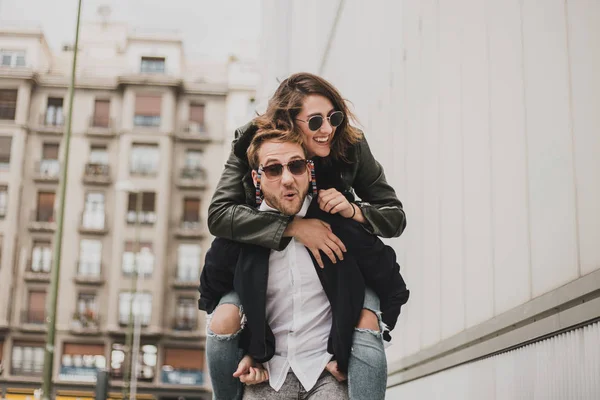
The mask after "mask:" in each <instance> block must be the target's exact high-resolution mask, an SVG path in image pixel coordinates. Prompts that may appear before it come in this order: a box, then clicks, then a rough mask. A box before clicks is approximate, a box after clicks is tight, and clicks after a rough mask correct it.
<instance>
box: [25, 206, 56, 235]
mask: <svg viewBox="0 0 600 400" xmlns="http://www.w3.org/2000/svg"><path fill="white" fill-rule="evenodd" d="M55 215H56V214H55V212H54V210H46V209H41V210H37V211H35V210H34V211H32V212H31V217H30V222H29V229H30V230H32V231H53V230H55V229H56V220H55Z"/></svg>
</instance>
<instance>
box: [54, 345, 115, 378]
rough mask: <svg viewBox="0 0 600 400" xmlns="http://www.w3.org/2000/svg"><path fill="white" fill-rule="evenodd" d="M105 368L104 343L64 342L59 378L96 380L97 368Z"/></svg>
mask: <svg viewBox="0 0 600 400" xmlns="http://www.w3.org/2000/svg"><path fill="white" fill-rule="evenodd" d="M104 368H106V358H105V357H104V345H102V344H83V343H65V344H64V348H63V355H62V358H61V366H60V374H59V379H62V380H65V381H77V382H96V374H97V373H98V369H104Z"/></svg>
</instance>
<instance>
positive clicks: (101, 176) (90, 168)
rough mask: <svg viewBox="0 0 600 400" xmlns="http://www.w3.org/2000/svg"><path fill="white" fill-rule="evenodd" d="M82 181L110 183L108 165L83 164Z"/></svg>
mask: <svg viewBox="0 0 600 400" xmlns="http://www.w3.org/2000/svg"><path fill="white" fill-rule="evenodd" d="M83 181H84V182H85V183H90V184H99V185H101V184H102V185H107V184H110V182H111V180H110V165H108V164H98V163H87V164H85V169H84V171H83Z"/></svg>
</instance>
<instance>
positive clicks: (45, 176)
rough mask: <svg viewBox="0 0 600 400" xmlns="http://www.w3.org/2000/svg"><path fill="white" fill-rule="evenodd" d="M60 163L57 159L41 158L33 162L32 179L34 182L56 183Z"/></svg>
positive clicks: (58, 176)
mask: <svg viewBox="0 0 600 400" xmlns="http://www.w3.org/2000/svg"><path fill="white" fill-rule="evenodd" d="M59 178H60V163H59V161H58V160H42V161H38V162H37V163H35V170H34V173H33V180H34V181H36V182H45V183H58V180H59Z"/></svg>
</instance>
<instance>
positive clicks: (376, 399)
mask: <svg viewBox="0 0 600 400" xmlns="http://www.w3.org/2000/svg"><path fill="white" fill-rule="evenodd" d="M380 314H381V313H380V311H379V298H378V297H377V295H376V294H375V292H373V291H372V290H371V289H369V288H367V290H366V291H365V302H364V305H363V310H362V312H361V315H360V320H359V322H358V325H357V326H356V329H355V331H354V337H353V339H352V352H351V354H350V360H349V364H348V393H349V395H350V399H351V400H355V399H356V400H358V399H370V400H383V399H384V398H385V389H386V385H387V359H386V357H385V351H384V348H383V332H382V323H381V315H380Z"/></svg>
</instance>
